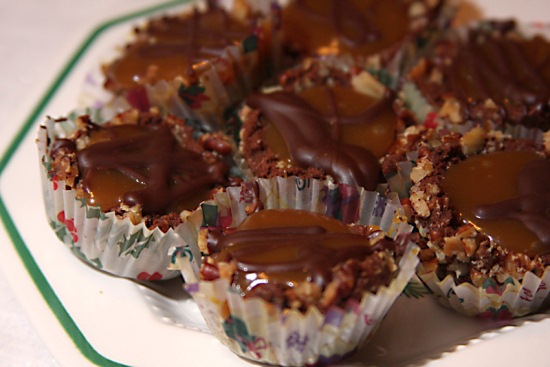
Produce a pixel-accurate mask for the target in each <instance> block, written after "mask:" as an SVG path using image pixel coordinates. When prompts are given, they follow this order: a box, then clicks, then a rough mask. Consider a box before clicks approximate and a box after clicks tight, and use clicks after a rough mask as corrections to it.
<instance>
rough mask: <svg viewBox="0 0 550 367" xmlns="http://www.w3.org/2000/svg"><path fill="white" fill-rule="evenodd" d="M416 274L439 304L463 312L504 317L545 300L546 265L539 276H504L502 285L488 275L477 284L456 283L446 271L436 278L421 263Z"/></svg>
mask: <svg viewBox="0 0 550 367" xmlns="http://www.w3.org/2000/svg"><path fill="white" fill-rule="evenodd" d="M418 276H419V278H420V279H421V280H422V282H423V283H424V284H425V285H426V286H427V287H428V288H429V289H430V290H431V291H432V293H433V294H434V296H435V297H436V298H437V299H438V300H439V301H440V303H441V304H443V305H444V306H446V307H450V308H452V309H454V310H456V311H457V312H459V313H461V314H464V315H467V316H477V317H483V318H491V319H496V320H506V319H511V318H516V317H521V316H525V315H528V314H532V313H535V312H537V311H538V310H540V309H541V307H542V306H543V305H544V304H545V303H546V302H547V301H548V300H549V297H548V294H549V292H550V288H549V287H548V284H550V266H548V267H546V269H545V271H544V273H543V274H542V276H540V277H538V276H537V275H535V274H533V273H531V272H527V273H526V274H525V277H524V278H523V279H522V280H521V281H519V280H517V279H514V278H508V279H507V280H506V281H505V282H504V284H503V285H499V284H497V283H496V282H495V281H494V280H492V279H490V278H489V279H487V280H486V281H485V282H484V283H483V285H482V286H481V287H476V286H474V285H473V284H471V283H462V284H457V283H456V282H455V281H454V279H453V277H452V276H450V275H448V276H446V277H445V279H443V280H440V279H439V278H438V277H437V275H436V274H435V273H434V272H427V273H425V272H424V271H423V267H422V266H419V271H418Z"/></svg>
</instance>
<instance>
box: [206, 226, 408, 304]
mask: <svg viewBox="0 0 550 367" xmlns="http://www.w3.org/2000/svg"><path fill="white" fill-rule="evenodd" d="M352 230H353V231H354V232H355V233H358V234H361V235H364V236H366V237H369V239H370V242H371V244H372V245H373V246H374V245H375V244H376V243H377V242H378V241H380V240H381V239H385V240H387V241H391V242H390V243H391V244H392V247H393V248H391V249H390V248H381V249H378V250H376V251H374V252H373V253H372V254H371V255H369V256H367V257H366V258H364V259H356V258H350V259H348V260H347V261H345V262H343V263H340V264H338V265H336V266H335V267H334V268H333V269H332V276H331V281H330V282H329V283H328V284H327V285H326V286H325V287H324V288H322V287H321V286H320V285H319V284H316V283H312V282H307V281H304V282H300V283H297V284H295V285H294V286H292V287H291V286H289V285H288V284H283V283H280V282H268V283H266V284H263V285H260V286H256V287H254V288H253V289H252V290H251V291H248V292H246V294H245V297H260V298H263V299H264V300H266V301H267V302H270V303H273V304H275V305H277V306H279V307H281V308H290V309H296V310H300V311H306V310H307V309H308V308H309V307H311V306H316V307H317V308H318V309H319V310H321V311H324V310H327V309H328V308H330V307H331V306H339V307H342V306H344V305H345V304H346V302H347V301H348V300H350V299H354V300H357V301H360V300H361V297H362V296H363V294H364V293H365V292H371V293H376V292H377V291H378V289H380V287H382V286H388V285H389V283H390V282H391V280H392V279H393V278H394V276H395V274H396V272H397V265H396V264H397V259H398V258H399V257H400V256H401V255H402V254H403V251H404V249H405V247H406V244H407V243H408V239H409V238H408V237H407V236H402V237H398V238H397V239H396V240H393V239H391V238H388V237H386V236H385V233H384V232H383V231H381V230H377V229H374V228H373V227H369V226H361V225H355V226H352ZM210 231H211V229H207V228H203V229H202V230H201V231H200V235H199V237H200V238H199V242H203V243H205V242H208V236H209V235H210ZM227 231H229V232H230V231H232V229H226V232H225V233H227ZM207 252H208V250H207ZM237 271H238V270H237V264H236V261H235V260H232V261H229V262H227V261H218V259H217V253H215V252H214V253H210V254H209V255H208V256H206V257H205V259H204V261H203V264H202V267H201V272H200V275H201V279H202V280H208V281H210V280H215V279H218V278H225V279H227V280H228V281H229V283H230V284H234V277H235V274H236V272H237Z"/></svg>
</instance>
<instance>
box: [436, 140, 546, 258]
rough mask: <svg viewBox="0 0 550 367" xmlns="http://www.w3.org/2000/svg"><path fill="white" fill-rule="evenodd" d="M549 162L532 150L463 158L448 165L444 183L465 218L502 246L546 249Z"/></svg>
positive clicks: (530, 251)
mask: <svg viewBox="0 0 550 367" xmlns="http://www.w3.org/2000/svg"><path fill="white" fill-rule="evenodd" d="M549 168H550V162H548V161H547V160H544V159H541V158H540V157H539V156H538V155H537V154H536V153H534V152H531V151H504V152H496V153H490V154H486V155H477V156H472V157H469V158H467V159H466V160H465V161H462V162H460V163H458V164H455V165H453V166H451V167H450V168H449V170H448V171H447V172H446V174H445V178H444V182H443V187H444V190H445V192H446V193H447V195H448V196H449V197H450V199H451V202H452V204H453V205H454V206H455V207H456V208H457V209H458V211H459V212H460V214H461V217H462V219H463V220H464V221H467V222H471V223H472V224H474V225H475V226H476V227H477V228H479V229H480V230H481V231H482V232H483V233H485V234H487V235H488V236H490V237H491V238H493V239H494V240H495V241H496V242H498V243H499V244H500V245H501V246H502V247H504V248H507V249H510V250H512V251H516V252H523V253H526V254H528V255H530V256H534V255H537V254H538V255H540V254H547V253H550V195H549V192H548V188H549V187H550V176H549V174H550V170H549Z"/></svg>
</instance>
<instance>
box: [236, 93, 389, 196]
mask: <svg viewBox="0 0 550 367" xmlns="http://www.w3.org/2000/svg"><path fill="white" fill-rule="evenodd" d="M329 93H330V92H329ZM331 100H332V101H333V100H334V98H333V96H332V97H331ZM247 104H248V105H249V106H251V107H252V108H254V109H258V110H260V111H261V114H263V116H264V117H265V118H266V119H267V120H268V121H269V122H271V123H273V124H274V125H275V126H276V127H277V129H278V131H279V132H280V133H281V134H282V136H283V138H284V140H285V142H286V145H287V147H288V150H289V152H290V155H291V156H292V159H293V160H294V161H295V162H296V163H297V165H299V166H301V167H303V168H307V167H315V168H319V169H322V170H324V171H326V172H327V173H328V174H330V175H332V176H334V178H335V179H336V180H337V181H338V182H340V183H346V184H349V185H354V186H362V187H364V188H366V189H368V190H373V189H375V188H376V185H377V184H378V182H379V179H380V167H379V164H378V160H377V159H376V157H375V156H374V155H373V154H372V153H371V152H370V151H369V150H367V149H364V148H362V147H359V146H355V145H351V144H346V143H341V142H338V136H337V135H338V130H339V129H338V126H339V125H340V124H343V123H368V122H369V121H370V120H372V119H373V118H374V117H375V116H376V115H377V114H378V113H380V112H381V111H382V110H383V109H382V107H383V106H384V105H385V104H387V101H386V100H384V99H383V100H381V101H380V102H379V103H377V104H376V105H375V106H374V107H372V108H370V109H368V110H367V111H366V112H364V113H363V114H361V115H359V116H353V117H343V116H339V115H338V113H337V111H336V108H335V106H334V102H332V106H333V108H332V109H333V114H332V116H324V115H322V114H321V113H320V112H318V111H317V110H315V109H314V108H313V107H311V106H310V105H309V104H308V103H307V102H306V101H304V100H303V99H301V98H299V97H298V96H296V95H295V94H291V93H287V92H274V93H269V94H260V93H255V94H252V95H251V96H249V98H248V99H247ZM327 124H328V125H329V126H331V129H327V128H326V126H327Z"/></svg>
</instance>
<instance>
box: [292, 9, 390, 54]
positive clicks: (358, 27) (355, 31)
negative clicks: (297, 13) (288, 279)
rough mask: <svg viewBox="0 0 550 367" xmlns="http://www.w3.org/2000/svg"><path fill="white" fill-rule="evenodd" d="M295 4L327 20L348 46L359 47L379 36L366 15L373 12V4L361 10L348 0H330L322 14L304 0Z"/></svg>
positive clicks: (313, 15) (318, 18)
mask: <svg viewBox="0 0 550 367" xmlns="http://www.w3.org/2000/svg"><path fill="white" fill-rule="evenodd" d="M296 4H297V5H298V6H299V7H300V8H301V9H302V10H304V11H305V12H306V14H307V15H308V16H309V17H311V18H314V19H317V20H320V21H323V22H327V23H328V24H329V25H330V27H331V28H332V29H334V30H335V31H336V34H337V35H338V37H339V38H340V40H341V41H342V42H343V43H344V44H345V45H347V46H348V47H359V46H361V45H363V44H365V43H367V42H374V41H377V40H379V39H380V38H381V34H380V30H378V29H377V28H376V27H375V25H374V24H373V22H372V20H371V19H369V17H367V16H366V14H371V13H372V12H373V6H372V5H368V6H366V9H367V11H365V12H362V11H361V9H359V8H358V7H357V6H356V5H355V4H354V3H353V2H351V1H349V0H344V1H342V0H338V1H336V0H331V1H330V12H329V14H328V16H324V15H322V14H319V13H317V12H315V11H314V10H313V9H311V7H310V6H309V5H308V4H307V3H306V1H305V0H296Z"/></svg>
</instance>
